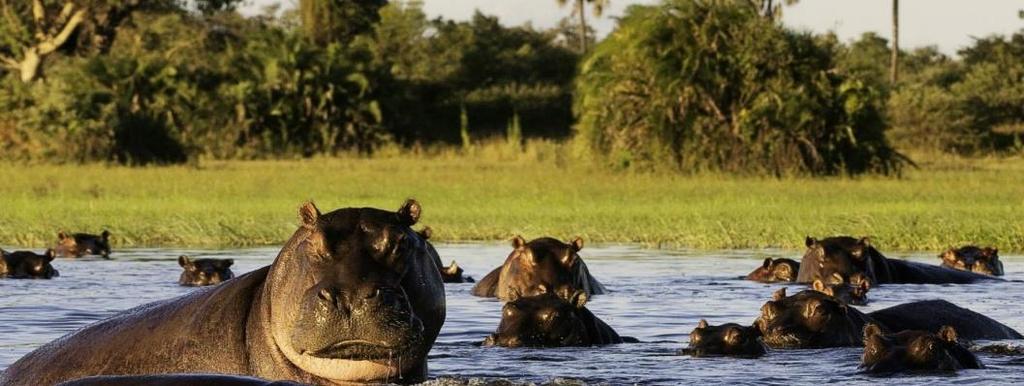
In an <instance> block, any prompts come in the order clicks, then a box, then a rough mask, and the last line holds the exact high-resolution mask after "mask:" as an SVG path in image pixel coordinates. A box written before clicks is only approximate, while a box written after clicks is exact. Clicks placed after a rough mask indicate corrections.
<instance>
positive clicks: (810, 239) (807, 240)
mask: <svg viewBox="0 0 1024 386" xmlns="http://www.w3.org/2000/svg"><path fill="white" fill-rule="evenodd" d="M817 243H818V240H816V239H815V238H813V237H811V236H807V237H805V238H804V245H806V246H807V248H810V247H813V246H814V244H817Z"/></svg>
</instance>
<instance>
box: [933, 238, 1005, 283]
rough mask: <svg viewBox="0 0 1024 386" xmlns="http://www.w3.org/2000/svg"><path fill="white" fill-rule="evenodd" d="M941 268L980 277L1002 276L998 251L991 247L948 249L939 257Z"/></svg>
mask: <svg viewBox="0 0 1024 386" xmlns="http://www.w3.org/2000/svg"><path fill="white" fill-rule="evenodd" d="M939 258H940V259H942V266H943V267H946V268H951V269H958V270H961V271H970V272H974V273H980V274H982V275H991V276H1003V274H1004V273H1005V271H1003V262H1002V261H1000V260H999V250H998V249H995V248H992V247H985V248H979V247H976V246H973V245H968V246H965V247H960V248H956V249H950V250H948V251H946V252H943V253H942V254H941V255H939Z"/></svg>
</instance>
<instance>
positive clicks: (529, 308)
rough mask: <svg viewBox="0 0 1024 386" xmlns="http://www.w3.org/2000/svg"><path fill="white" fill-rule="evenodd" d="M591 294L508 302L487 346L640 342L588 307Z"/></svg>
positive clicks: (487, 339) (553, 296)
mask: <svg viewBox="0 0 1024 386" xmlns="http://www.w3.org/2000/svg"><path fill="white" fill-rule="evenodd" d="M587 299H588V297H587V294H586V292H583V291H582V290H576V291H575V292H574V293H573V295H572V296H571V298H570V300H566V299H565V298H563V297H562V296H559V295H556V294H554V293H552V292H545V293H542V294H539V295H532V296H524V297H518V298H516V299H515V300H513V301H510V302H508V303H505V306H504V307H502V310H501V322H500V323H499V324H498V330H497V331H496V332H495V333H493V334H491V335H489V336H488V337H487V338H485V339H484V342H483V345H484V346H501V347H580V346H595V345H606V344H616V343H625V342H636V340H635V339H632V338H623V337H620V336H619V334H618V333H616V332H615V330H613V329H612V328H611V327H610V326H608V324H606V323H605V322H604V321H602V320H601V319H599V318H598V317H597V316H596V315H594V314H593V313H592V312H590V310H588V309H587V307H586V303H587Z"/></svg>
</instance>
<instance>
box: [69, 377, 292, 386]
mask: <svg viewBox="0 0 1024 386" xmlns="http://www.w3.org/2000/svg"><path fill="white" fill-rule="evenodd" d="M140 385H145V386H302V384H300V383H295V382H290V381H277V382H274V381H268V380H266V379H259V378H253V377H241V376H236V375H223V374H162V375H104V376H98V377H87V378H82V379H76V380H74V381H68V382H63V383H61V384H60V385H59V386H140Z"/></svg>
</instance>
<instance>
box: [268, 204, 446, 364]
mask: <svg viewBox="0 0 1024 386" xmlns="http://www.w3.org/2000/svg"><path fill="white" fill-rule="evenodd" d="M420 211H421V209H420V205H419V203H417V202H416V201H415V200H408V201H406V203H405V204H404V205H403V206H402V207H401V208H400V209H399V210H398V211H397V212H389V211H384V210H379V209H373V208H345V209H339V210H336V211H334V212H331V213H327V214H321V213H320V211H319V210H318V209H317V208H316V206H314V205H313V203H307V204H305V205H304V206H302V208H300V210H299V215H300V218H301V221H302V227H301V228H300V229H299V230H298V231H296V233H295V234H294V235H293V236H292V238H291V240H289V241H288V243H287V244H286V245H285V247H284V248H283V249H282V250H281V253H280V254H279V255H278V257H277V259H276V260H275V261H274V263H273V265H272V266H271V269H270V271H269V273H268V276H267V279H266V283H265V284H264V287H263V290H262V291H263V295H262V296H263V297H265V298H266V297H269V302H270V306H269V307H270V309H269V310H268V315H269V317H270V321H269V324H270V327H269V328H270V333H271V335H272V337H273V341H274V343H275V344H276V345H277V347H278V348H279V349H280V351H281V352H282V353H283V354H284V356H285V357H286V358H287V360H288V361H290V362H291V363H292V364H294V365H295V366H296V367H298V368H299V369H301V370H303V371H305V372H308V373H310V374H312V375H314V376H316V377H319V379H326V380H329V381H331V382H368V381H381V380H387V379H396V378H402V379H406V380H414V379H417V378H422V377H424V376H425V374H426V355H427V352H428V351H430V347H431V346H432V345H433V343H434V340H435V339H436V338H437V335H438V333H439V332H440V329H441V325H442V324H443V323H444V317H445V302H444V286H443V284H442V283H441V277H440V274H439V273H438V269H437V267H436V266H435V265H434V263H433V257H432V256H431V255H430V254H429V251H428V249H427V243H426V241H425V240H423V239H422V238H421V237H420V236H419V235H418V234H416V232H414V231H413V230H412V229H410V227H411V226H412V225H414V224H415V223H416V222H417V221H418V219H419V217H420ZM321 382H323V383H328V382H326V381H320V382H316V383H321Z"/></svg>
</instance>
